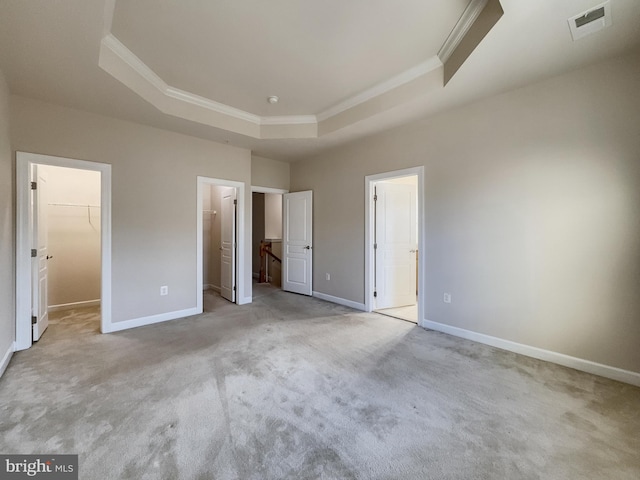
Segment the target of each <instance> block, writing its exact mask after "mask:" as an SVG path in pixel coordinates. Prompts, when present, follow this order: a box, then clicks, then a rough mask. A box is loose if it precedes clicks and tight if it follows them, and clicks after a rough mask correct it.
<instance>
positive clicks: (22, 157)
mask: <svg viewBox="0 0 640 480" xmlns="http://www.w3.org/2000/svg"><path fill="white" fill-rule="evenodd" d="M34 164H38V165H51V166H55V167H66V168H75V169H78V170H91V171H97V172H100V208H101V220H100V221H101V226H100V228H101V238H100V245H101V247H100V248H101V252H100V256H101V292H100V331H101V332H103V333H104V332H110V331H111V165H108V164H106V163H97V162H88V161H86V160H75V159H71V158H64V157H54V156H51V155H41V154H36V153H26V152H16V339H15V350H16V351H18V350H25V349H27V348H29V347H31V345H32V327H31V311H32V310H31V309H32V298H31V293H32V284H31V278H32V268H31V267H32V262H31V248H32V247H31V246H32V245H33V238H32V235H33V232H32V231H31V230H32V229H31V221H32V219H31V212H30V210H31V208H30V201H31V187H30V174H31V168H32V165H34Z"/></svg>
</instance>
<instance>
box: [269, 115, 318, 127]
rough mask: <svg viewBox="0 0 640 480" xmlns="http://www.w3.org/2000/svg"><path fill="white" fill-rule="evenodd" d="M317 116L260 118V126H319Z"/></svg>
mask: <svg viewBox="0 0 640 480" xmlns="http://www.w3.org/2000/svg"><path fill="white" fill-rule="evenodd" d="M317 124H318V119H317V117H316V116H315V115H282V116H279V117H275V116H273V117H260V125H317Z"/></svg>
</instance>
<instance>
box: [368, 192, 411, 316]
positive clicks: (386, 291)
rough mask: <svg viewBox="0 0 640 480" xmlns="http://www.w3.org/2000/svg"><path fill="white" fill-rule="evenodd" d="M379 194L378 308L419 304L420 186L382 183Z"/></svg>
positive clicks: (377, 212)
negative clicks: (417, 262)
mask: <svg viewBox="0 0 640 480" xmlns="http://www.w3.org/2000/svg"><path fill="white" fill-rule="evenodd" d="M375 195H376V201H375V208H376V216H375V219H376V225H375V243H376V247H375V268H376V275H375V277H376V288H375V291H376V297H375V304H376V308H377V309H381V308H393V307H401V306H405V305H415V304H416V267H417V265H416V251H417V248H418V235H417V223H418V222H417V219H418V217H417V207H418V205H417V202H416V197H417V188H416V186H415V185H403V184H396V183H378V184H376V187H375Z"/></svg>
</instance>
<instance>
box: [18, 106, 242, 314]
mask: <svg viewBox="0 0 640 480" xmlns="http://www.w3.org/2000/svg"><path fill="white" fill-rule="evenodd" d="M11 140H12V148H13V149H14V150H17V151H27V152H34V153H43V154H47V155H57V156H62V157H68V158H75V159H81V160H89V161H97V162H103V163H109V164H111V165H112V175H113V178H112V182H113V200H112V207H113V213H112V240H113V247H112V253H113V261H112V262H113V263H112V268H113V270H112V275H113V282H112V287H113V322H119V321H124V320H129V319H135V318H140V317H145V316H149V315H155V314H161V313H166V312H173V311H179V310H183V309H188V308H193V307H195V305H196V295H197V293H196V245H197V244H196V241H197V238H196V234H197V233H196V206H197V201H198V200H197V195H196V182H197V180H196V179H197V176H198V175H201V176H206V177H213V178H222V179H228V180H235V181H241V182H245V183H246V185H247V187H246V196H245V202H248V203H247V215H246V216H245V231H246V235H247V239H250V238H251V237H250V235H251V214H250V212H251V207H250V205H251V203H250V202H251V189H250V185H251V153H250V152H249V150H244V149H240V148H235V147H230V146H227V145H222V144H218V143H214V142H210V141H206V140H202V139H198V138H194V137H189V136H186V135H181V134H177V133H172V132H168V131H164V130H159V129H156V128H151V127H146V126H143V125H138V124H134V123H131V122H126V121H121V120H116V119H112V118H108V117H103V116H99V115H94V114H90V113H86V112H81V111H78V110H73V109H69V108H64V107H59V106H54V105H51V104H46V103H42V102H39V101H35V100H29V99H25V98H22V97H16V96H13V97H11ZM250 253H251V252H250V244H249V243H247V245H246V251H245V256H246V258H247V259H250V258H251V257H250ZM243 273H244V276H245V291H244V292H242V294H243V295H244V296H249V295H251V262H250V261H247V262H246V264H245V271H244V272H243ZM161 285H168V286H169V295H168V296H163V297H161V296H160V295H159V291H160V286H161Z"/></svg>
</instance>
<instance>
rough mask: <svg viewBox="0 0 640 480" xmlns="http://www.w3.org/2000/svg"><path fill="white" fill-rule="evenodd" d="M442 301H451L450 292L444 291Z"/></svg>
mask: <svg viewBox="0 0 640 480" xmlns="http://www.w3.org/2000/svg"><path fill="white" fill-rule="evenodd" d="M442 301H443V302H444V303H451V294H450V293H445V294H444V297H443V299H442Z"/></svg>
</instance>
